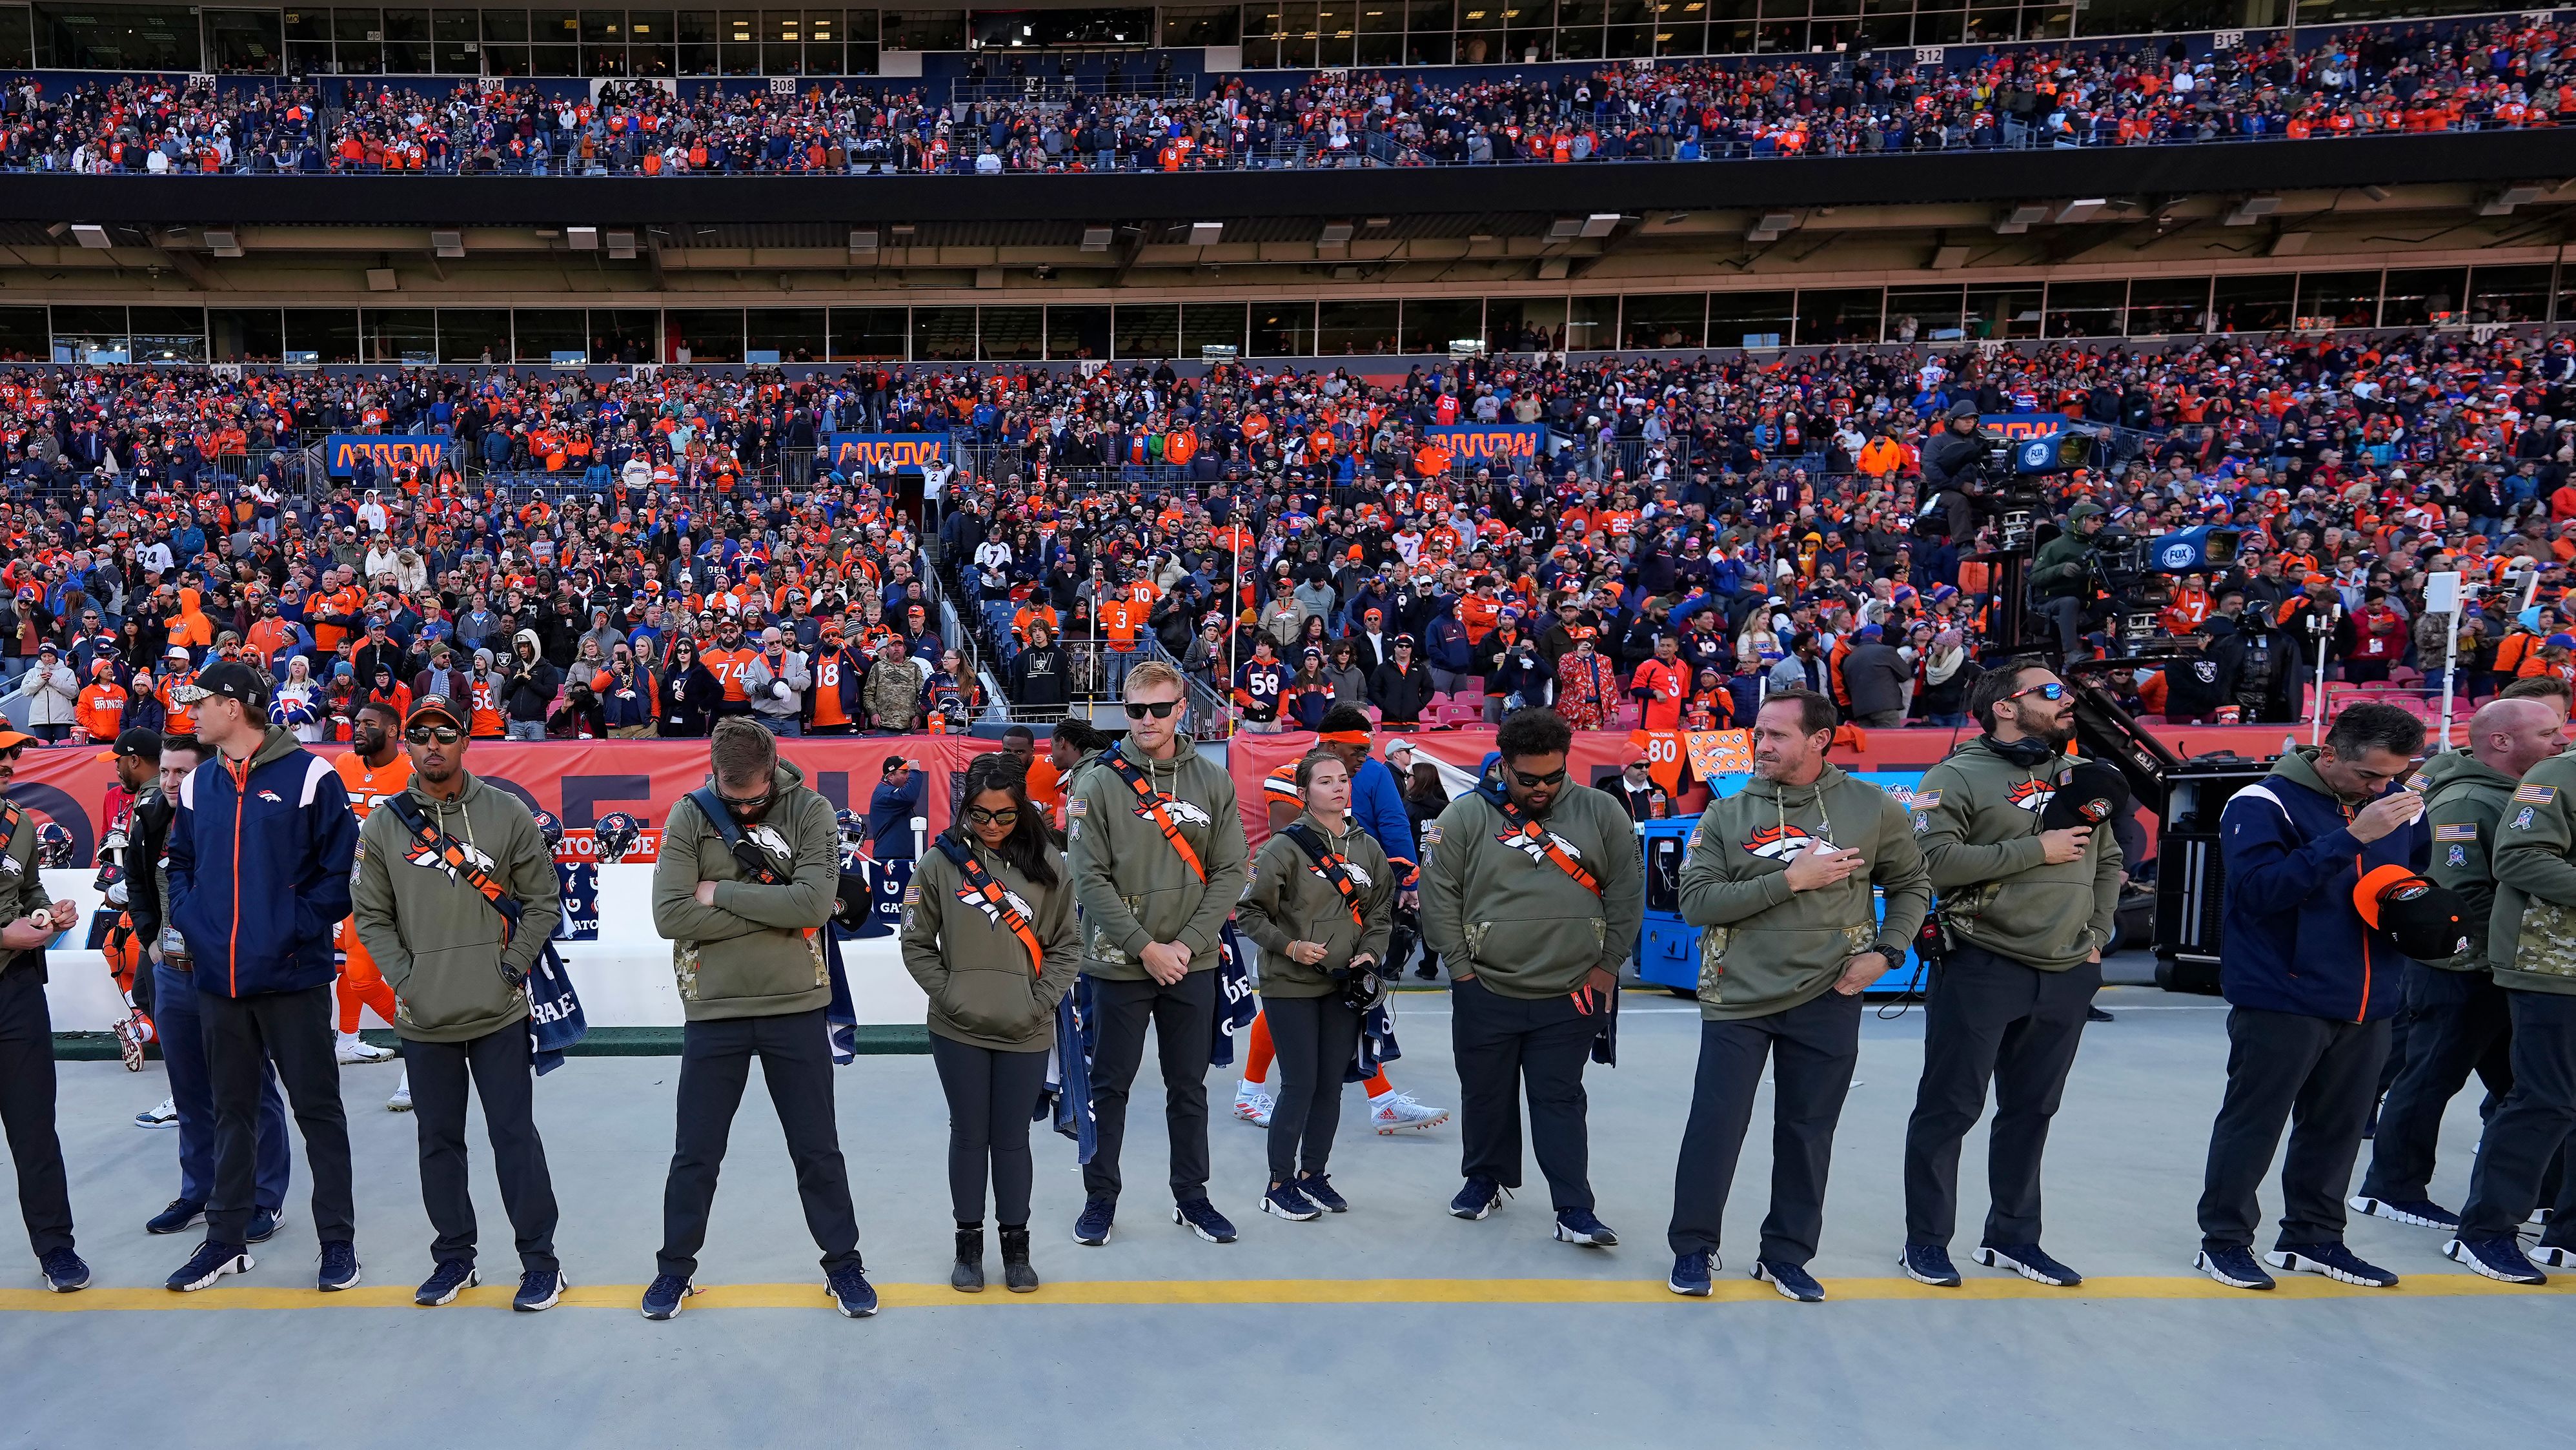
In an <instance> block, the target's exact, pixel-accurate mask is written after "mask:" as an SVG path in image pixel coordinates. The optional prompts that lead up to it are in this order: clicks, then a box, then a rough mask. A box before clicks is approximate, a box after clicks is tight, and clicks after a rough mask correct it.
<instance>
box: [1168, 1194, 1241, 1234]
mask: <svg viewBox="0 0 2576 1450" xmlns="http://www.w3.org/2000/svg"><path fill="white" fill-rule="evenodd" d="M1172 1222H1174V1223H1178V1224H1187V1225H1189V1230H1190V1232H1192V1233H1194V1234H1197V1235H1198V1236H1199V1237H1200V1238H1203V1239H1205V1240H1207V1241H1208V1242H1209V1243H1212V1244H1230V1243H1233V1242H1234V1225H1233V1224H1231V1223H1228V1222H1227V1221H1226V1217H1225V1215H1224V1214H1221V1213H1219V1212H1217V1211H1216V1205H1215V1204H1212V1203H1210V1202H1208V1201H1207V1200H1206V1199H1204V1198H1193V1199H1191V1200H1190V1201H1188V1202H1187V1203H1176V1204H1173V1205H1172Z"/></svg>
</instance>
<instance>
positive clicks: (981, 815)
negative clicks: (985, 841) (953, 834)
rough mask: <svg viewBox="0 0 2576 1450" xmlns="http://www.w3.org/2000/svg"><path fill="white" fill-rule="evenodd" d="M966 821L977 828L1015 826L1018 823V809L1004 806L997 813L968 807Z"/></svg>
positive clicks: (979, 807) (980, 807)
mask: <svg viewBox="0 0 2576 1450" xmlns="http://www.w3.org/2000/svg"><path fill="white" fill-rule="evenodd" d="M966 819H968V820H970V821H973V822H974V823H975V824H976V825H979V826H1016V825H1018V824H1019V823H1020V808H1019V807H1018V806H1004V807H1002V808H1001V809H1000V810H998V811H988V810H986V809H984V808H983V807H982V806H968V807H967V808H966Z"/></svg>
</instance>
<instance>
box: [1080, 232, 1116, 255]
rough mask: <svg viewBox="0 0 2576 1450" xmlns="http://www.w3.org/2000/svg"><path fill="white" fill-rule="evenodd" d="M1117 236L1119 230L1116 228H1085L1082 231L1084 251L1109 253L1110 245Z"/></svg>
mask: <svg viewBox="0 0 2576 1450" xmlns="http://www.w3.org/2000/svg"><path fill="white" fill-rule="evenodd" d="M1117 235H1118V229H1117V228H1115V227H1084V228H1083V229H1082V249H1083V250H1084V251H1086V252H1105V251H1108V250H1109V243H1110V242H1111V240H1112V239H1114V238H1115V237H1116V236H1117Z"/></svg>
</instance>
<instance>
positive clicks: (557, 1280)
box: [510, 1269, 572, 1314]
mask: <svg viewBox="0 0 2576 1450" xmlns="http://www.w3.org/2000/svg"><path fill="white" fill-rule="evenodd" d="M571 1287H572V1280H570V1279H567V1278H565V1277H564V1276H563V1270H561V1269H530V1270H528V1271H527V1272H526V1273H524V1274H521V1275H520V1276H519V1292H518V1293H516V1294H513V1295H511V1296H510V1308H511V1309H512V1310H514V1311H516V1312H518V1313H521V1314H535V1313H539V1312H541V1311H543V1310H547V1309H552V1308H553V1307H555V1304H556V1303H557V1302H558V1301H560V1300H561V1299H562V1298H563V1291H564V1290H566V1289H569V1288H571Z"/></svg>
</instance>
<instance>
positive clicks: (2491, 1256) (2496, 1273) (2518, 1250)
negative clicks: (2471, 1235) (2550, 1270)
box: [2442, 1234, 2549, 1284]
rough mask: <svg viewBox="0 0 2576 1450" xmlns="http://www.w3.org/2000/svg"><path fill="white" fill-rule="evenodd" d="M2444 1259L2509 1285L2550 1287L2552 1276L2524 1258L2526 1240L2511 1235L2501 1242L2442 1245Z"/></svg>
mask: <svg viewBox="0 0 2576 1450" xmlns="http://www.w3.org/2000/svg"><path fill="white" fill-rule="evenodd" d="M2442 1256H2443V1257H2444V1258H2446V1259H2453V1260H2456V1261H2458V1262H2460V1263H2463V1264H2466V1265H2468V1266H2469V1267H2470V1268H2472V1269H2475V1270H2477V1271H2478V1272H2479V1273H2481V1274H2484V1275H2485V1276H2487V1277H2488V1278H2490V1279H2494V1280H2496V1281H2498V1282H2500V1283H2505V1284H2546V1283H2548V1282H2549V1276H2548V1275H2547V1274H2544V1273H2542V1272H2540V1271H2539V1270H2538V1269H2535V1268H2533V1267H2532V1265H2531V1260H2529V1259H2527V1258H2525V1257H2523V1253H2522V1240H2520V1239H2518V1238H2515V1237H2514V1236H2513V1235H2511V1234H2507V1235H2505V1236H2504V1237H2503V1238H2500V1239H2453V1240H2451V1241H2450V1242H2449V1243H2447V1244H2444V1245H2442Z"/></svg>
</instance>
